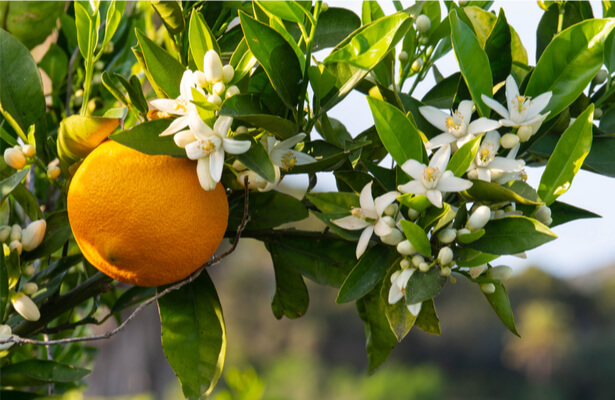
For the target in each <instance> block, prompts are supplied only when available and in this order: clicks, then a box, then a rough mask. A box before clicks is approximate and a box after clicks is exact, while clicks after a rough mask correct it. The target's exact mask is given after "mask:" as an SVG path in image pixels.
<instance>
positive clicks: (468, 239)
mask: <svg viewBox="0 0 615 400" xmlns="http://www.w3.org/2000/svg"><path fill="white" fill-rule="evenodd" d="M483 236H485V230H484V229H479V230H477V231H474V232H471V233H466V234H463V235H459V236H458V237H457V241H458V242H459V243H464V244H466V243H472V242H475V241H477V240H478V239H480V238H482V237H483Z"/></svg>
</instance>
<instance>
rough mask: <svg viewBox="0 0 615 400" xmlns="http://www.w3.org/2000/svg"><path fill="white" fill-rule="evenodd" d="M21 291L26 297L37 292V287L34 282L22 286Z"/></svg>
mask: <svg viewBox="0 0 615 400" xmlns="http://www.w3.org/2000/svg"><path fill="white" fill-rule="evenodd" d="M21 290H22V292H24V293H25V294H27V295H33V294H34V293H36V292H38V285H37V284H36V283H34V282H28V283H26V284H25V285H23V288H22V289H21Z"/></svg>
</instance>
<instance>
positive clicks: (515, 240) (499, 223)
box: [466, 215, 557, 254]
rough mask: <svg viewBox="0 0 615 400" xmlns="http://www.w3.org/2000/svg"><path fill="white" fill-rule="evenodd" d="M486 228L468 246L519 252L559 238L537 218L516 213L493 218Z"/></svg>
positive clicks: (487, 251) (477, 248)
mask: <svg viewBox="0 0 615 400" xmlns="http://www.w3.org/2000/svg"><path fill="white" fill-rule="evenodd" d="M484 229H485V235H483V237H481V238H480V239H478V240H477V241H475V242H472V243H469V244H467V245H466V246H467V247H470V248H472V249H476V250H480V251H483V252H485V253H490V254H517V253H521V252H523V251H526V250H530V249H533V248H535V247H538V246H540V245H541V244H544V243H547V242H550V241H551V240H554V239H555V238H557V236H556V235H555V233H553V232H551V230H550V229H549V228H547V227H546V226H544V225H543V224H541V223H540V222H538V221H536V220H535V219H532V218H528V217H523V216H516V215H514V216H509V217H505V218H500V219H493V220H491V221H489V222H488V223H487V225H486V226H485V228H484Z"/></svg>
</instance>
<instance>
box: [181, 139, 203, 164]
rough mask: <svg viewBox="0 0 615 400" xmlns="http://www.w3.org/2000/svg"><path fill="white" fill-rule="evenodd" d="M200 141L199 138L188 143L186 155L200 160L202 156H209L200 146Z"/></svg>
mask: <svg viewBox="0 0 615 400" xmlns="http://www.w3.org/2000/svg"><path fill="white" fill-rule="evenodd" d="M200 144H201V143H200V142H199V141H198V140H196V141H194V142H192V143H188V144H187V145H186V155H187V156H188V158H189V159H191V160H199V159H201V158H204V157H205V158H207V157H206V156H207V153H206V152H205V151H203V149H201V147H200Z"/></svg>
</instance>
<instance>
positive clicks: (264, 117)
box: [219, 94, 299, 139]
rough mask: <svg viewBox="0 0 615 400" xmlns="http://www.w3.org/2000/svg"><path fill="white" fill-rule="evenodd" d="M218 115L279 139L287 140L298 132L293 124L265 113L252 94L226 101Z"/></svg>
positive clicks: (239, 95) (237, 96) (240, 95)
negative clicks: (269, 133) (256, 128)
mask: <svg viewBox="0 0 615 400" xmlns="http://www.w3.org/2000/svg"><path fill="white" fill-rule="evenodd" d="M219 115H228V116H230V117H233V118H234V119H238V120H240V121H244V122H247V123H249V124H252V125H254V126H257V127H259V128H263V129H266V130H268V131H269V132H271V133H273V134H275V135H277V136H279V137H280V138H281V139H287V138H289V137H291V136H294V135H296V134H297V133H298V132H299V128H298V127H297V125H295V123H294V122H292V121H289V120H287V119H286V118H282V117H279V116H277V115H272V114H271V113H269V112H268V111H266V110H265V109H264V108H263V107H262V106H261V104H260V103H259V101H258V97H257V96H256V95H253V94H238V95H235V96H233V97H230V98H228V99H226V100H225V101H224V103H222V106H221V107H220V111H219Z"/></svg>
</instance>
